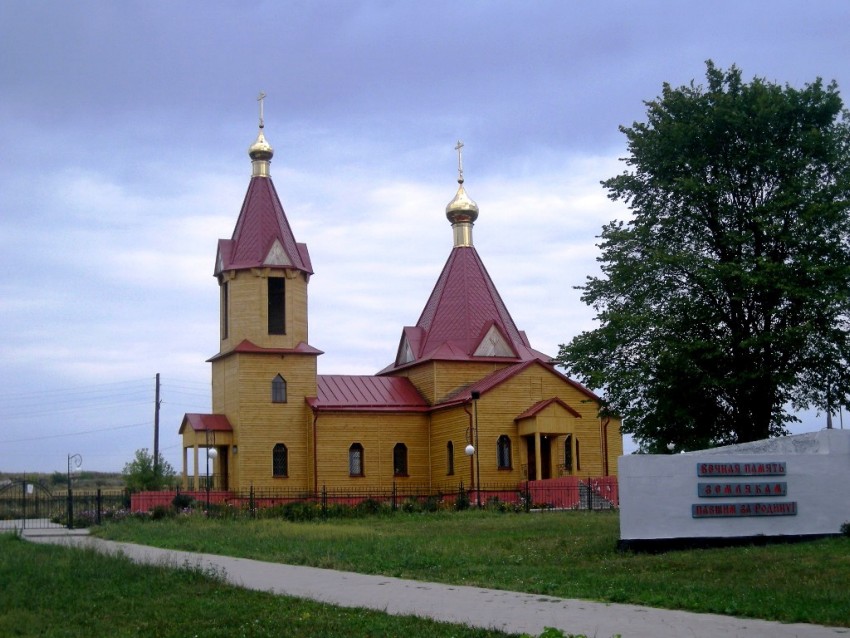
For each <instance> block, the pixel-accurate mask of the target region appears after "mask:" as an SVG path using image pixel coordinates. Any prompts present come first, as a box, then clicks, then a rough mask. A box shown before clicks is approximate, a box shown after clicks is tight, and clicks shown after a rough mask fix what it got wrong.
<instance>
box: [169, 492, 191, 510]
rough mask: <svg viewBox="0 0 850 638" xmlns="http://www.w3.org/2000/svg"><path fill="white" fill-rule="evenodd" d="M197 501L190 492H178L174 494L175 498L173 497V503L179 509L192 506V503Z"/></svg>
mask: <svg viewBox="0 0 850 638" xmlns="http://www.w3.org/2000/svg"><path fill="white" fill-rule="evenodd" d="M194 502H195V499H194V498H192V497H191V496H189V495H188V494H181V493H180V492H177V494H175V495H174V498H173V499H171V504H172V505H173V506H174V507H175V509H178V510H185V509H189V508H190V507H192V504H193V503H194Z"/></svg>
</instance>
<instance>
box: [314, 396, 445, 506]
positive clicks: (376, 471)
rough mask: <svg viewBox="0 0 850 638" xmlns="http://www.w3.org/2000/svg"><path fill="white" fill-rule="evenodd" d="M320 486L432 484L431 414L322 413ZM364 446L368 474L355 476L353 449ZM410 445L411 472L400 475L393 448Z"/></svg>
mask: <svg viewBox="0 0 850 638" xmlns="http://www.w3.org/2000/svg"><path fill="white" fill-rule="evenodd" d="M316 441H317V444H318V448H317V466H318V469H317V472H318V474H317V477H318V486H319V488H321V487H322V486H323V485H327V486H328V487H343V488H345V487H349V488H352V489H367V488H368V489H373V488H374V489H389V488H391V487H392V484H393V482H394V481H395V482H397V483H399V482H408V483H410V484H412V485H417V486H421V485H429V484H430V481H429V479H430V449H429V446H428V416H427V415H425V414H419V413H417V414H410V413H408V414H404V413H386V412H382V413H364V412H321V413H319V417H318V419H317V421H316ZM353 443H359V444H360V445H362V446H363V470H364V473H363V476H351V475H350V474H349V467H348V451H349V448H350V447H351V445H352V444H353ZM397 443H404V444H405V445H406V446H407V468H408V476H406V477H396V476H394V471H393V470H394V468H393V448H394V447H395V445H396V444H397Z"/></svg>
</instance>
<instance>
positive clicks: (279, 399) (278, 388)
mask: <svg viewBox="0 0 850 638" xmlns="http://www.w3.org/2000/svg"><path fill="white" fill-rule="evenodd" d="M272 403H286V379H284V378H283V377H282V376H280V375H277V376H276V377H275V378H274V379H272Z"/></svg>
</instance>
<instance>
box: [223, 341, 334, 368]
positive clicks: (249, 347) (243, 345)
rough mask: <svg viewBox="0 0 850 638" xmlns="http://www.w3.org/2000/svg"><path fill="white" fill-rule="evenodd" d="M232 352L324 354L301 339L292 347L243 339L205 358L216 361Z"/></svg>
mask: <svg viewBox="0 0 850 638" xmlns="http://www.w3.org/2000/svg"><path fill="white" fill-rule="evenodd" d="M234 352H243V353H258V354H314V355H320V354H324V352H322V351H321V350H319V349H318V348H314V347H313V346H311V345H309V344H306V343H304V342H303V341H301V342H300V343H299V344H298V345H297V346H295V347H294V348H261V347H260V346H258V345H256V344H255V343H254V342H253V341H249V340H248V339H243V340H242V341H240V342H239V344H238V345H237V346H236V347H235V348H233V350H228V351H227V352H219V353H218V354H217V355H215V356H214V357H210V358H209V359H207V363H209V362H210V361H216V360H217V359H221V358H222V357H228V356H230V355H231V354H233V353H234Z"/></svg>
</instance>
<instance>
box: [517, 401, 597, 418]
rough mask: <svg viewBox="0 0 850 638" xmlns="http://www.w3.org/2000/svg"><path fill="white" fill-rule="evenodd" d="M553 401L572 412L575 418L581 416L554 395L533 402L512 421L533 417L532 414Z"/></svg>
mask: <svg viewBox="0 0 850 638" xmlns="http://www.w3.org/2000/svg"><path fill="white" fill-rule="evenodd" d="M553 403H557V404H558V405H560V406H561V407H562V408H564V409H565V410H566V411H567V412H569V413H570V414H572V415H573V416H574V417H575V418H577V419H580V418H581V415H580V414H579V413H578V412H576V411H575V410H574V409H573V408H571V407H570V406H568V405H567V404H566V403H564V402H563V401H561V399H559V398H557V397H554V398H552V399H546V400H545V401H539V402H538V403H535V404H534V405H532V406H531V407H530V408H528V409H527V410H526V411H525V412H523V413H522V414H520V415H519V416H517V417H516V418H515V419H514V421H521V420H522V419H528V418H530V417H533V416H534V415H536V414H537V413H538V412H540V411H542V410H543V409H544V408H546V407H548V406H550V405H552V404H553Z"/></svg>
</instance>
